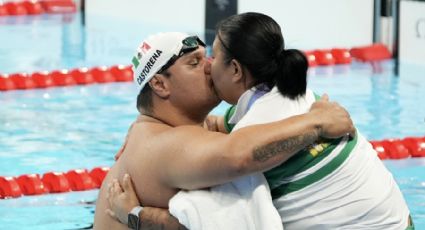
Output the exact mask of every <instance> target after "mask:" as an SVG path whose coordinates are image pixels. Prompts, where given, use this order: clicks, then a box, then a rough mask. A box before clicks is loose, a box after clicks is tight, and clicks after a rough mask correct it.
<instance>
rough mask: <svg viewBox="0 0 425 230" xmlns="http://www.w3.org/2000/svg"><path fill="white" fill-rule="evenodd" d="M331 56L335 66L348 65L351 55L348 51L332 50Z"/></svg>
mask: <svg viewBox="0 0 425 230" xmlns="http://www.w3.org/2000/svg"><path fill="white" fill-rule="evenodd" d="M331 54H332V56H333V57H334V59H335V64H342V65H344V64H350V63H351V54H350V52H349V51H348V49H340V48H334V49H332V50H331Z"/></svg>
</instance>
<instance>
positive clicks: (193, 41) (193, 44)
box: [157, 36, 206, 74]
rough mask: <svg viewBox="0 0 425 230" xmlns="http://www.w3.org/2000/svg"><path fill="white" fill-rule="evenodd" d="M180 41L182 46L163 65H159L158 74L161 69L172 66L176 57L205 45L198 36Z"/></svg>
mask: <svg viewBox="0 0 425 230" xmlns="http://www.w3.org/2000/svg"><path fill="white" fill-rule="evenodd" d="M182 43H183V46H182V48H181V50H180V52H179V54H178V55H173V56H172V57H171V58H170V60H168V62H167V63H165V65H163V66H162V67H161V69H159V71H158V72H157V73H158V74H160V73H162V72H163V71H165V70H166V69H168V68H169V67H170V66H172V65H173V64H174V63H175V62H176V61H177V59H179V58H180V57H181V56H183V55H185V54H187V53H190V52H192V51H195V50H196V49H198V47H199V46H203V47H205V46H206V45H205V43H204V42H203V41H202V40H201V39H199V37H198V36H190V37H187V38H185V39H183V41H182Z"/></svg>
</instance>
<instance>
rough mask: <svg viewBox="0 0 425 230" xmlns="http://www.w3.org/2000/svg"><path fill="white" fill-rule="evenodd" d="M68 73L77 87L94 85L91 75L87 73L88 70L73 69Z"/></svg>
mask: <svg viewBox="0 0 425 230" xmlns="http://www.w3.org/2000/svg"><path fill="white" fill-rule="evenodd" d="M69 73H70V74H71V76H72V77H73V78H74V80H75V81H76V82H77V84H79V85H87V84H92V83H95V80H94V78H93V74H91V72H89V69H88V68H80V69H74V70H72V71H71V72H69Z"/></svg>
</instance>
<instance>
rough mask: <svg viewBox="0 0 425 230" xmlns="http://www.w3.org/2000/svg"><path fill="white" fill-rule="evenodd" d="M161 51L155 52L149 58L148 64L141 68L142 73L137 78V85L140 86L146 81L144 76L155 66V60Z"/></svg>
mask: <svg viewBox="0 0 425 230" xmlns="http://www.w3.org/2000/svg"><path fill="white" fill-rule="evenodd" d="M161 54H162V51H161V50H156V51H155V52H154V53H153V55H152V57H150V58H149V61H148V63H146V65H145V67H144V68H143V70H142V72H141V73H140V74H139V76H138V77H137V83H138V84H139V85H141V84H142V82H143V81H144V80H145V79H146V75H148V73H149V72H150V71H151V69H152V67H153V66H154V65H155V62H156V60H157V59H158V58H159V57H160V56H161Z"/></svg>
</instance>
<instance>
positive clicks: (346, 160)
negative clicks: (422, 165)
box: [225, 87, 409, 229]
mask: <svg viewBox="0 0 425 230" xmlns="http://www.w3.org/2000/svg"><path fill="white" fill-rule="evenodd" d="M317 99H318V97H317V96H316V95H315V94H314V93H313V92H312V91H311V90H309V89H308V90H307V91H306V94H305V96H303V97H301V98H298V99H297V100H291V99H289V98H286V97H283V96H282V95H281V94H280V93H279V92H278V90H277V88H276V87H274V88H273V89H271V90H268V91H267V90H265V89H264V88H262V89H261V88H252V89H251V90H248V91H246V92H245V93H244V94H243V95H242V97H241V98H240V99H239V101H238V104H237V105H236V106H233V107H230V108H229V109H228V111H227V112H226V114H225V126H226V128H227V129H228V131H231V130H237V129H239V128H242V127H246V126H250V125H255V124H262V123H269V122H274V121H278V120H281V119H284V118H288V117H290V116H294V115H298V114H302V113H306V112H308V111H309V109H310V107H311V105H312V104H313V103H314V101H315V100H317ZM258 135H261V133H259V134H258ZM264 176H265V178H266V179H267V182H268V184H269V186H270V189H271V194H272V197H273V203H274V206H275V207H276V208H277V210H278V211H279V214H280V216H281V218H282V222H283V224H284V228H285V229H341V228H344V229H405V228H406V227H407V218H408V216H409V210H408V208H407V205H406V203H405V201H404V199H403V196H402V194H401V192H400V190H399V188H398V186H397V184H396V182H395V181H394V179H393V177H392V175H391V173H390V172H389V171H388V170H387V169H386V168H385V166H384V165H383V163H382V162H381V160H380V159H379V158H378V157H377V154H376V152H375V151H374V150H373V148H372V146H371V145H370V143H369V142H368V141H367V140H366V139H365V138H364V137H363V136H362V135H361V134H360V133H357V136H356V137H354V138H352V139H349V138H348V137H344V138H339V139H335V140H319V141H318V142H317V143H314V144H313V145H311V146H308V147H307V148H305V149H304V150H302V151H300V152H299V153H297V154H296V155H294V156H293V157H292V158H290V159H289V160H288V161H286V162H284V163H283V164H281V165H279V166H277V167H275V168H273V169H271V170H269V171H267V172H264Z"/></svg>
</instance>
